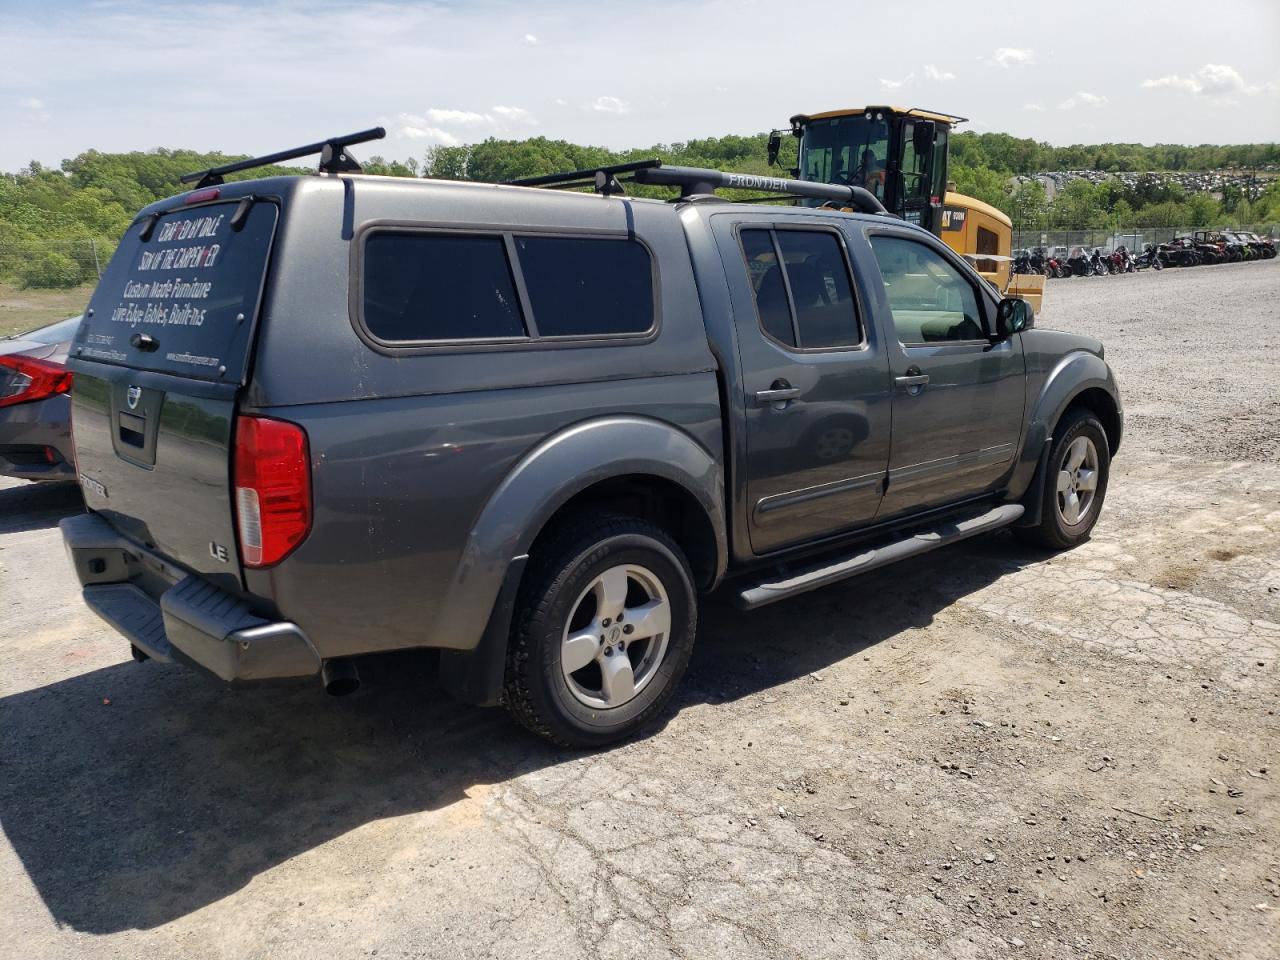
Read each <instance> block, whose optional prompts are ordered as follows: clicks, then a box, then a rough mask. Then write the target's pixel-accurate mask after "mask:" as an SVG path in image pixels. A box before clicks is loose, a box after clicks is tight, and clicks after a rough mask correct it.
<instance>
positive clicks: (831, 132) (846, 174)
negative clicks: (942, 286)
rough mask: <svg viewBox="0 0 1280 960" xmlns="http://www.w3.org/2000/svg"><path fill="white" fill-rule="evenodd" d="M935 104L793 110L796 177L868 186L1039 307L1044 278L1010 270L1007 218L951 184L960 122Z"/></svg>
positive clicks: (774, 155) (773, 149)
mask: <svg viewBox="0 0 1280 960" xmlns="http://www.w3.org/2000/svg"><path fill="white" fill-rule="evenodd" d="M964 122H965V118H964V117H956V116H952V115H951V114H947V113H938V112H936V111H933V110H920V109H918V108H915V107H912V108H909V109H908V108H903V107H859V108H857V109H845V110H830V111H827V112H826V113H815V114H803V113H802V114H797V115H796V116H794V117H792V118H791V135H792V136H794V137H795V138H796V139H797V140H798V141H799V150H798V155H797V163H796V167H795V169H793V170H792V171H791V173H792V174H793V176H795V177H796V179H799V180H813V181H818V182H821V183H841V184H848V185H850V186H857V187H865V188H866V189H867V190H870V191H871V192H872V193H873V194H875V195H876V197H877V198H878V199H879V200H880V202H881V203H883V204H884V205H885V208H886V209H888V210H889V211H890V212H891V213H895V214H897V215H898V216H900V217H902V218H903V219H904V220H907V221H909V222H911V223H916V224H919V225H920V226H922V227H924V228H925V229H926V230H928V231H930V232H931V233H934V234H936V235H937V236H939V237H941V238H942V240H943V242H944V243H946V244H947V246H949V247H951V249H953V250H955V251H956V252H957V253H959V254H961V255H962V256H964V257H967V258H968V259H969V260H970V261H972V262H973V263H974V265H975V266H976V267H977V269H978V272H979V273H981V274H982V275H983V277H985V278H986V279H987V280H988V281H989V282H990V283H991V284H992V285H993V286H994V287H995V288H996V289H997V290H998V291H1000V293H1002V294H1005V295H1008V296H1015V297H1022V298H1023V299H1025V300H1027V301H1028V302H1030V303H1031V305H1032V307H1034V308H1035V310H1036V312H1037V313H1038V312H1039V311H1040V307H1041V305H1042V303H1043V297H1044V277H1042V276H1031V275H1025V274H1014V273H1013V272H1012V265H1013V260H1012V245H1013V221H1011V220H1010V219H1009V218H1008V217H1007V216H1005V215H1004V214H1003V213H1002V212H1001V211H999V210H997V209H996V208H995V207H993V206H991V205H990V204H987V203H983V202H982V201H981V200H977V199H974V198H973V197H967V196H964V195H963V194H960V193H956V192H955V191H954V190H953V189H950V188H951V187H953V186H954V185H953V184H951V183H950V182H948V179H947V143H948V140H949V138H950V135H951V128H952V127H954V126H955V125H956V124H958V123H964ZM781 147H782V132H781V131H777V130H775V131H774V132H773V134H772V136H770V138H769V162H770V164H775V163H777V162H778V155H779V153H780V152H781Z"/></svg>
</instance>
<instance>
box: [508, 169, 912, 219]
mask: <svg viewBox="0 0 1280 960" xmlns="http://www.w3.org/2000/svg"><path fill="white" fill-rule="evenodd" d="M632 182H634V183H640V184H647V185H652V186H663V187H679V188H680V199H681V200H689V199H692V198H695V197H702V196H708V195H714V194H715V192H716V191H717V190H723V189H732V190H759V191H762V192H764V193H776V194H778V195H779V199H781V198H782V197H805V198H808V199H812V200H827V201H831V202H833V203H838V204H840V205H842V206H848V207H853V208H854V209H855V210H858V211H860V212H861V213H874V214H881V215H884V216H888V215H889V212H888V211H887V210H885V208H884V204H882V203H881V202H880V201H879V200H877V199H876V196H875V194H873V193H871V192H870V191H869V190H864V189H863V188H862V187H853V186H845V185H843V184H837V183H814V182H812V181H809V180H783V179H781V178H779V177H765V176H760V175H758V174H754V173H727V172H725V171H723V170H711V169H708V168H704V167H668V166H664V165H663V163H662V161H661V160H636V161H632V162H631V163H619V164H614V165H612V166H601V167H590V168H587V169H584V170H570V171H567V172H565V173H550V174H547V175H545V176H541V177H524V178H522V179H520V180H510V181H508V184H509V185H510V186H516V187H550V188H551V189H553V190H570V189H573V188H575V187H586V186H591V187H594V189H595V191H596V192H597V193H602V194H604V195H605V196H608V195H610V194H615V193H622V192H623V191H622V184H623V183H632Z"/></svg>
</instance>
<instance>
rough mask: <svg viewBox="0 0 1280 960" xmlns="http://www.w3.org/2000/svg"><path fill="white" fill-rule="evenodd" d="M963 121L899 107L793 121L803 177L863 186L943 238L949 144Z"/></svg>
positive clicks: (835, 112)
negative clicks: (951, 136)
mask: <svg viewBox="0 0 1280 960" xmlns="http://www.w3.org/2000/svg"><path fill="white" fill-rule="evenodd" d="M963 119H964V118H963V117H952V116H948V115H947V114H941V113H933V112H930V111H926V110H917V109H914V108H913V109H909V110H907V109H903V108H901V107H863V108H860V109H856V110H833V111H830V112H827V113H819V114H814V115H812V116H807V115H805V114H797V115H796V116H794V117H792V118H791V133H792V135H793V136H795V137H797V138H798V139H799V141H800V143H799V153H798V169H797V176H798V177H799V178H800V179H801V180H812V181H816V182H819V183H838V184H847V185H849V186H856V187H865V188H866V189H867V190H870V191H871V192H872V193H873V194H875V196H876V198H877V199H878V200H880V202H881V203H883V204H884V205H885V208H886V209H888V210H889V211H890V212H891V213H895V214H897V215H898V216H900V217H902V219H904V220H906V221H908V222H910V223H916V224H919V225H920V226H922V227H924V228H925V229H926V230H929V231H930V232H931V233H934V234H937V233H938V232H939V230H940V229H941V220H942V197H943V194H944V193H945V189H944V188H945V184H946V173H947V140H948V137H949V135H950V130H951V126H952V124H955V123H959V122H961V121H962V120H963ZM771 153H772V150H771Z"/></svg>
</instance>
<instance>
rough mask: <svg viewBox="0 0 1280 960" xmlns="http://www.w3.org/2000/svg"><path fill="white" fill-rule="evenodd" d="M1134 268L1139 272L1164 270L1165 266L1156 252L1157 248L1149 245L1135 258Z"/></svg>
mask: <svg viewBox="0 0 1280 960" xmlns="http://www.w3.org/2000/svg"><path fill="white" fill-rule="evenodd" d="M1133 266H1134V268H1135V269H1137V270H1146V269H1148V268H1149V269H1151V270H1163V269H1164V264H1163V263H1161V262H1160V255H1159V254H1158V253H1157V252H1156V248H1155V247H1153V246H1152V245H1151V244H1149V243H1148V244H1147V245H1146V247H1145V248H1143V251H1142V252H1141V253H1140V254H1138V255H1137V256H1136V257H1134V258H1133Z"/></svg>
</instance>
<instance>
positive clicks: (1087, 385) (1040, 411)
mask: <svg viewBox="0 0 1280 960" xmlns="http://www.w3.org/2000/svg"><path fill="white" fill-rule="evenodd" d="M1092 389H1099V390H1102V391H1104V392H1105V393H1106V394H1107V396H1109V397H1110V398H1111V402H1112V403H1113V404H1114V406H1115V410H1116V416H1117V424H1118V425H1119V428H1120V430H1123V423H1124V408H1123V407H1122V406H1121V404H1120V390H1119V388H1118V387H1117V386H1116V380H1115V376H1114V375H1113V374H1112V372H1111V368H1110V367H1109V366H1108V365H1107V362H1106V361H1105V360H1103V359H1102V357H1099V356H1098V355H1097V354H1094V353H1089V352H1088V351H1086V350H1073V351H1071V352H1070V353H1068V354H1067V355H1066V356H1064V357H1063V358H1062V359H1061V360H1059V361H1058V363H1057V364H1055V365H1054V368H1053V369H1052V370H1051V371H1049V375H1048V376H1047V377H1046V378H1045V380H1044V383H1043V385H1042V386H1041V388H1040V393H1039V395H1038V396H1037V397H1036V398H1035V400H1034V401H1033V402H1032V404H1031V416H1030V417H1029V418H1028V420H1027V434H1026V440H1025V441H1024V443H1023V445H1022V452H1021V454H1020V455H1019V458H1018V463H1017V466H1015V467H1014V470H1013V474H1012V476H1011V477H1010V479H1009V487H1008V492H1009V495H1008V499H1010V500H1021V499H1023V498H1024V495H1027V494H1030V495H1031V496H1032V498H1033V500H1034V503H1029V504H1028V512H1030V508H1031V506H1034V505H1035V504H1036V503H1038V502H1039V500H1038V498H1036V496H1035V495H1036V493H1037V491H1036V490H1035V489H1031V488H1033V487H1034V486H1035V484H1036V482H1037V468H1038V466H1039V465H1040V463H1041V461H1043V460H1044V454H1045V451H1046V448H1047V447H1048V445H1049V443H1050V442H1051V441H1052V440H1053V429H1054V427H1055V426H1056V425H1057V423H1058V421H1059V420H1060V419H1062V415H1063V414H1064V413H1065V412H1066V410H1067V408H1068V407H1069V406H1071V403H1072V402H1073V401H1074V400H1075V399H1076V398H1077V397H1079V396H1080V395H1081V394H1082V393H1084V392H1085V391H1086V390H1092ZM1118 435H1119V434H1117V436H1118ZM1116 447H1117V448H1118V447H1119V443H1118V442H1117V443H1116ZM1112 452H1114V451H1112Z"/></svg>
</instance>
